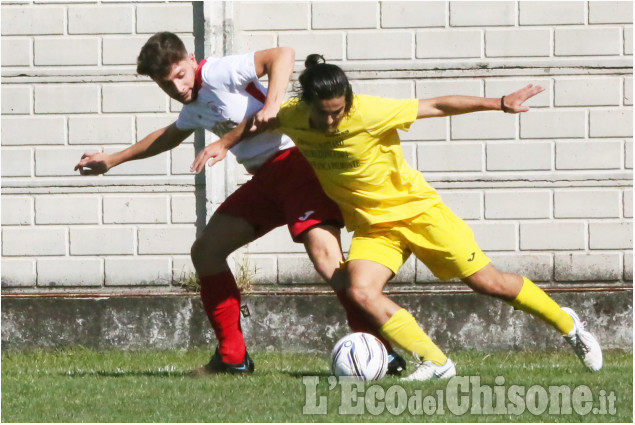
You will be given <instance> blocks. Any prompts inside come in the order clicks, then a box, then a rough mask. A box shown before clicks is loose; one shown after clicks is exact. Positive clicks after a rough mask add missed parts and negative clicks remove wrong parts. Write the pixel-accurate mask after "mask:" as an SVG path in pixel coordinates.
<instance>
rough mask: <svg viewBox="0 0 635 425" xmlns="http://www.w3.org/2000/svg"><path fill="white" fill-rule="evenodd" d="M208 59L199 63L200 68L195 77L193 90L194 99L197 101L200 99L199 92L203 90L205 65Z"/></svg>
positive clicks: (197, 69)
mask: <svg viewBox="0 0 635 425" xmlns="http://www.w3.org/2000/svg"><path fill="white" fill-rule="evenodd" d="M205 62H207V59H203V60H202V61H200V62H199V64H198V68H196V75H195V76H194V89H193V90H192V99H196V98H197V97H198V91H199V90H200V89H201V86H202V85H203V75H202V73H203V65H205Z"/></svg>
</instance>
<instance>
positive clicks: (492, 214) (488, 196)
mask: <svg viewBox="0 0 635 425" xmlns="http://www.w3.org/2000/svg"><path fill="white" fill-rule="evenodd" d="M550 217H551V192H549V191H545V190H535V191H531V192H530V191H517V190H513V191H509V190H497V191H486V192H485V218H486V219H519V218H526V219H532V218H550Z"/></svg>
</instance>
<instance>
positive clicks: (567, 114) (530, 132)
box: [520, 110, 586, 139]
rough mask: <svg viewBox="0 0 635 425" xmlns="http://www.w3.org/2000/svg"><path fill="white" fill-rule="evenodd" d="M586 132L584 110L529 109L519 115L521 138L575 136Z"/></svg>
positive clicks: (581, 135)
mask: <svg viewBox="0 0 635 425" xmlns="http://www.w3.org/2000/svg"><path fill="white" fill-rule="evenodd" d="M585 134H586V113H585V112H584V111H577V110H576V111H536V110H534V111H530V112H529V113H526V114H523V115H521V116H520V137H521V139H552V138H562V139H564V138H577V137H584V136H585Z"/></svg>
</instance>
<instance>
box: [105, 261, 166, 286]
mask: <svg viewBox="0 0 635 425" xmlns="http://www.w3.org/2000/svg"><path fill="white" fill-rule="evenodd" d="M105 270H106V281H105V284H106V286H140V285H159V286H165V285H169V284H170V282H171V281H172V276H171V271H170V259H169V258H145V257H127V258H117V257H114V258H106V265H105Z"/></svg>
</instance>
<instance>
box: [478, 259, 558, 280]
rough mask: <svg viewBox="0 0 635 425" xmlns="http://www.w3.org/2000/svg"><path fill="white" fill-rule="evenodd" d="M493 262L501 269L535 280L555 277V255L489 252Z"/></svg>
mask: <svg viewBox="0 0 635 425" xmlns="http://www.w3.org/2000/svg"><path fill="white" fill-rule="evenodd" d="M487 256H488V257H489V258H490V260H492V264H493V265H494V267H496V268H497V269H499V270H504V271H505V272H507V273H515V274H519V275H521V276H527V277H528V278H529V279H531V280H532V281H533V282H545V281H550V280H552V279H553V268H554V266H553V255H552V254H531V253H525V254H523V255H518V254H516V253H507V254H489V253H488V254H487Z"/></svg>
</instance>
